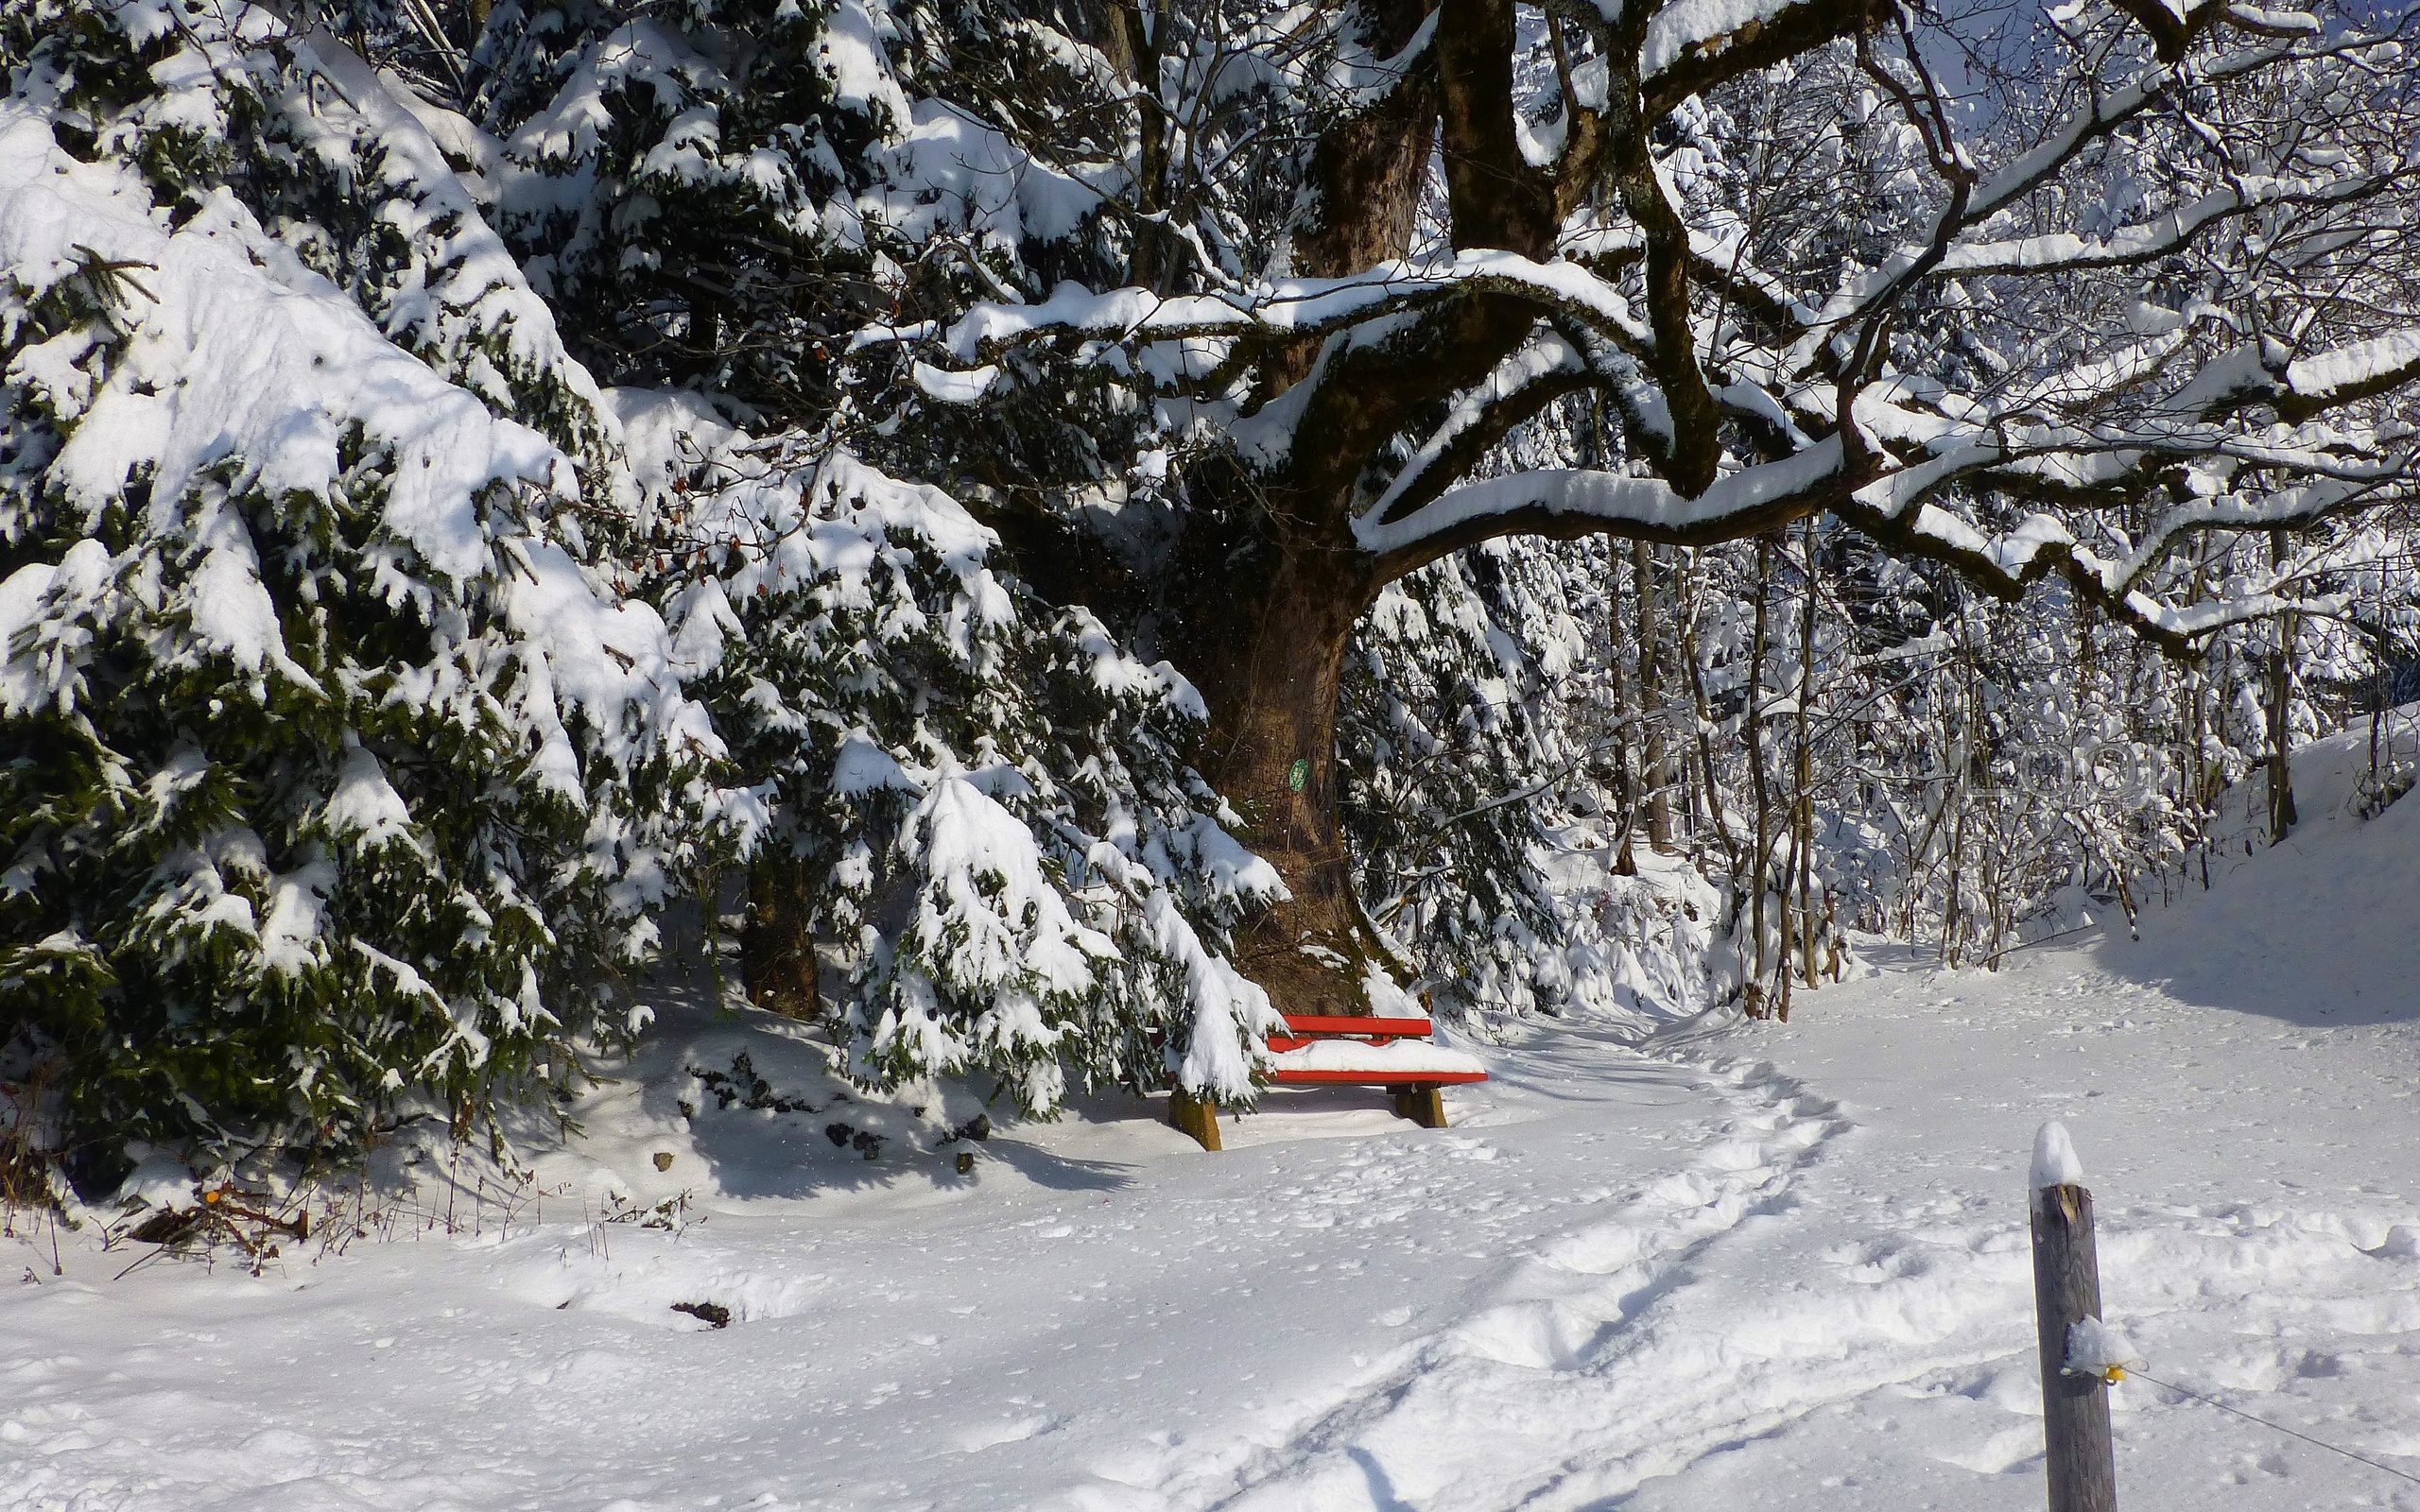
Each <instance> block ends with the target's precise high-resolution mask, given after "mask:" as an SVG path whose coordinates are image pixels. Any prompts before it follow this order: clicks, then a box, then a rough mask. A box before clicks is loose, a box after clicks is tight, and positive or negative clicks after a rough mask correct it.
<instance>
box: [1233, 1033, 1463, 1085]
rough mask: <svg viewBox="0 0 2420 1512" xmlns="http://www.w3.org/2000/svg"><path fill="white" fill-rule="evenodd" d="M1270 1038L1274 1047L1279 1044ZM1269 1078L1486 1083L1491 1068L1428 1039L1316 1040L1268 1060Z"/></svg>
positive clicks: (1360, 1081) (1281, 1052)
mask: <svg viewBox="0 0 2420 1512" xmlns="http://www.w3.org/2000/svg"><path fill="white" fill-rule="evenodd" d="M1275 1043H1276V1041H1275V1039H1274V1037H1272V1038H1271V1048H1274V1046H1275ZM1269 1064H1270V1080H1271V1081H1274V1082H1279V1083H1295V1082H1344V1083H1348V1084H1351V1083H1359V1084H1365V1085H1366V1084H1371V1083H1384V1082H1438V1083H1443V1084H1449V1085H1450V1084H1459V1083H1463V1082H1474V1081H1485V1080H1487V1068H1486V1067H1484V1066H1482V1065H1480V1064H1479V1063H1478V1060H1477V1059H1476V1058H1475V1057H1470V1056H1466V1055H1464V1054H1462V1052H1461V1051H1459V1050H1447V1049H1445V1048H1444V1047H1443V1046H1442V1045H1435V1044H1431V1043H1429V1042H1428V1041H1427V1040H1409V1039H1405V1040H1386V1041H1384V1042H1382V1043H1373V1042H1371V1041H1369V1040H1342V1039H1338V1040H1306V1041H1303V1042H1301V1043H1299V1044H1297V1045H1296V1047H1295V1048H1293V1049H1289V1050H1282V1051H1278V1052H1277V1053H1276V1054H1275V1055H1272V1056H1271V1057H1269Z"/></svg>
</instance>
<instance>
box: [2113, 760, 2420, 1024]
mask: <svg viewBox="0 0 2420 1512" xmlns="http://www.w3.org/2000/svg"><path fill="white" fill-rule="evenodd" d="M2331 775H2333V774H2330V773H2326V772H2312V771H2309V770H2308V769H2306V768H2304V767H2303V766H2301V765H2300V764H2298V765H2297V770H2296V773H2295V781H2296V787H2297V794H2296V797H2297V799H2298V800H2299V801H2300V803H2301V805H2302V811H2303V813H2304V815H2305V816H2306V817H2305V821H2304V823H2303V824H2302V825H2301V826H2299V827H2298V828H2297V829H2296V830H2295V832H2294V833H2292V834H2291V835H2290V836H2289V837H2288V838H2287V839H2286V841H2285V842H2284V843H2283V844H2282V845H2278V846H2276V847H2274V848H2263V847H2261V846H2259V845H2257V844H2256V845H2255V847H2254V851H2253V853H2252V854H2250V855H2248V856H2247V855H2245V854H2243V852H2242V850H2241V847H2240V844H2239V843H2238V844H2237V845H2236V846H2233V847H2230V848H2229V850H2230V851H2232V853H2223V854H2221V855H2218V856H2214V857H2213V858H2212V860H2211V866H2210V886H2209V888H2208V890H2207V891H2204V889H2203V886H2202V880H2201V868H2200V866H2199V863H2198V861H2197V862H2196V864H2195V865H2194V866H2193V867H2192V868H2191V869H2190V874H2189V875H2188V877H2187V881H2186V883H2185V885H2183V887H2182V888H2181V889H2180V888H2178V887H2177V886H2176V884H2175V883H2174V882H2172V881H2171V882H2170V883H2169V889H2170V893H2169V898H2168V899H2167V900H2165V901H2163V900H2160V899H2157V898H2153V899H2150V900H2147V904H2148V905H2147V906H2146V907H2144V908H2143V910H2142V916H2141V925H2140V927H2141V932H2142V938H2141V939H2140V940H2139V941H2136V940H2133V939H2129V938H2128V937H2127V936H2126V934H2125V932H2124V930H2123V927H2122V920H2119V919H2108V920H2105V921H2104V922H2105V923H2106V924H2107V925H2108V928H2107V933H2106V936H2105V937H2104V938H2103V939H2102V940H2101V941H2100V943H2099V944H2098V945H2096V946H2094V947H2093V948H2092V952H2091V954H2092V960H2093V964H2094V965H2096V966H2098V967H2099V968H2100V969H2101V970H2102V971H2107V972H2109V973H2110V974H2111V975H2113V976H2118V977H2122V978H2124V979H2126V980H2129V981H2134V982H2139V983H2142V984H2143V985H2145V986H2148V987H2155V988H2159V989H2160V990H2161V991H2162V992H2164V993H2166V994H2167V995H2168V996H2169V997H2170V998H2173V999H2175V1000H2176V1001H2178V1002H2180V1003H2187V1004H2192V1005H2197V1006H2202V1007H2213V1008H2226V1009H2232V1010H2234V1011H2236V1012H2239V1013H2249V1014H2257V1015H2259V1016H2261V1017H2264V1018H2269V1019H2273V1020H2277V1021H2280V1022H2285V1023H2290V1024H2293V1025H2295V1026H2297V1027H2301V1028H2308V1029H2325V1028H2340V1027H2344V1026H2349V1025H2369V1024H2381V1023H2400V1022H2409V1021H2412V1020H2420V990H2415V989H2414V987H2413V984H2414V983H2420V799H2410V798H2407V799H2403V800H2402V801H2400V802H2397V803H2394V804H2393V805H2391V806H2389V807H2388V808H2387V809H2386V810H2385V811H2384V812H2383V813H2380V814H2379V815H2377V816H2376V817H2374V818H2369V819H2363V818H2361V817H2359V816H2358V814H2356V813H2354V812H2353V811H2352V810H2351V807H2350V804H2349V802H2348V801H2347V796H2346V794H2345V793H2344V792H2342V791H2341V789H2342V788H2343V787H2344V786H2345V785H2346V784H2344V783H2342V782H2329V781H2327V780H2326V779H2327V778H2328V777H2329V776H2331Z"/></svg>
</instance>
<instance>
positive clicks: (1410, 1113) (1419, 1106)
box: [1395, 1082, 1445, 1128]
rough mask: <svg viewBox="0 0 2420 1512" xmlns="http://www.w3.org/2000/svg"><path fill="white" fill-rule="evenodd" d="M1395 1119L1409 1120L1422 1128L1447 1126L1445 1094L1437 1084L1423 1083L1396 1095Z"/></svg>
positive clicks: (1404, 1089)
mask: <svg viewBox="0 0 2420 1512" xmlns="http://www.w3.org/2000/svg"><path fill="white" fill-rule="evenodd" d="M1395 1117H1397V1118H1408V1119H1409V1120H1411V1121H1412V1122H1413V1123H1415V1124H1417V1125H1420V1126H1421V1127H1422V1128H1443V1127H1444V1126H1445V1092H1444V1090H1443V1088H1441V1087H1439V1086H1438V1085H1437V1084H1436V1083H1435V1082H1422V1083H1420V1084H1418V1085H1417V1086H1412V1087H1406V1088H1403V1089H1402V1090H1400V1091H1397V1092H1396V1093H1395Z"/></svg>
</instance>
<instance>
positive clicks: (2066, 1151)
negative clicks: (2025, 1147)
mask: <svg viewBox="0 0 2420 1512" xmlns="http://www.w3.org/2000/svg"><path fill="white" fill-rule="evenodd" d="M2082 1185H2083V1161H2082V1160H2078V1159H2077V1158H2076V1145H2075V1141H2073V1140H2071V1139H2069V1138H2067V1125H2065V1124H2062V1123H2060V1122H2059V1121H2058V1120H2057V1119H2055V1118H2054V1119H2052V1120H2051V1121H2050V1122H2048V1124H2045V1125H2042V1128H2041V1131H2040V1132H2039V1133H2037V1134H2035V1135H2034V1136H2033V1179H2032V1181H2031V1184H2030V1185H2029V1186H2028V1187H2027V1189H2026V1190H2027V1191H2028V1192H2029V1193H2030V1194H2031V1196H2030V1197H2029V1198H2028V1202H2029V1204H2030V1205H2031V1208H2032V1209H2033V1211H2036V1212H2039V1211H2041V1210H2042V1192H2043V1189H2044V1188H2046V1187H2080V1186H2082Z"/></svg>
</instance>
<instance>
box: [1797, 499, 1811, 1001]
mask: <svg viewBox="0 0 2420 1512" xmlns="http://www.w3.org/2000/svg"><path fill="white" fill-rule="evenodd" d="M1805 530H1806V533H1805V535H1804V536H1803V537H1802V538H1801V541H1802V547H1803V550H1804V552H1805V556H1806V560H1805V561H1804V563H1803V564H1802V567H1803V570H1802V573H1801V576H1802V577H1803V578H1804V579H1805V580H1804V582H1803V583H1802V584H1801V585H1800V586H1801V588H1802V590H1803V591H1804V592H1805V593H1806V600H1805V602H1803V603H1802V604H1801V605H1800V606H1799V617H1798V711H1797V721H1796V730H1795V733H1796V735H1797V737H1798V738H1797V746H1798V761H1797V771H1796V773H1795V777H1796V786H1797V789H1798V794H1797V799H1798V800H1797V802H1796V803H1795V804H1794V805H1793V806H1792V810H1793V814H1794V816H1795V818H1796V821H1797V822H1796V830H1797V834H1796V837H1795V839H1794V840H1793V842H1792V844H1793V847H1794V849H1795V850H1796V851H1797V857H1796V859H1797V862H1798V867H1797V870H1798V946H1799V964H1800V969H1801V974H1802V975H1803V976H1804V977H1805V978H1806V985H1807V986H1808V987H1810V988H1811V987H1813V986H1814V985H1815V982H1816V977H1815V931H1814V929H1813V927H1812V925H1811V921H1812V919H1814V917H1815V898H1814V881H1815V879H1814V851H1815V748H1814V736H1813V732H1812V730H1810V729H1809V727H1808V724H1807V718H1808V708H1809V706H1810V705H1812V704H1813V703H1814V701H1815V522H1814V521H1813V520H1811V519H1810V520H1808V521H1807V522H1806V527H1805Z"/></svg>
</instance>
